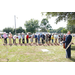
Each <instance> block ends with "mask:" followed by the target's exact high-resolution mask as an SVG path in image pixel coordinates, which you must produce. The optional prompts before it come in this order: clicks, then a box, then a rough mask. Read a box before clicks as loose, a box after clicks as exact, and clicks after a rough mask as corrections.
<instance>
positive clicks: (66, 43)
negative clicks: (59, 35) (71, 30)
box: [63, 35, 72, 48]
mask: <svg viewBox="0 0 75 75" xmlns="http://www.w3.org/2000/svg"><path fill="white" fill-rule="evenodd" d="M71 39H72V36H71V35H68V36H67V37H66V40H65V41H64V42H63V43H65V48H67V46H68V44H69V43H70V42H71ZM70 47H71V46H70Z"/></svg>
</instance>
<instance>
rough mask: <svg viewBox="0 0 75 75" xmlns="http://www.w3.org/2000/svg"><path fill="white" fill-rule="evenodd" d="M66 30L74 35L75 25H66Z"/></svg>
mask: <svg viewBox="0 0 75 75" xmlns="http://www.w3.org/2000/svg"><path fill="white" fill-rule="evenodd" d="M67 30H68V31H71V33H75V25H69V24H67Z"/></svg>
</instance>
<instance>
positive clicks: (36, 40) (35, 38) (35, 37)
mask: <svg viewBox="0 0 75 75" xmlns="http://www.w3.org/2000/svg"><path fill="white" fill-rule="evenodd" d="M35 43H37V35H36V34H35Z"/></svg>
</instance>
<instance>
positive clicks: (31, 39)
mask: <svg viewBox="0 0 75 75" xmlns="http://www.w3.org/2000/svg"><path fill="white" fill-rule="evenodd" d="M33 38H34V34H33V35H32V36H31V38H30V41H31V43H33Z"/></svg>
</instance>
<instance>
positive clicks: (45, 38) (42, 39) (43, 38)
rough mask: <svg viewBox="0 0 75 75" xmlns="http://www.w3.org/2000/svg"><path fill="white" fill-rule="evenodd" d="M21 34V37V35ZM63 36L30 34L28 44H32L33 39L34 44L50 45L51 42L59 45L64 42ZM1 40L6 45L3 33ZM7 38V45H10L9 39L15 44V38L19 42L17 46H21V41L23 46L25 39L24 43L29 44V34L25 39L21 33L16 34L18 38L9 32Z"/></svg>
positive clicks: (5, 36)
mask: <svg viewBox="0 0 75 75" xmlns="http://www.w3.org/2000/svg"><path fill="white" fill-rule="evenodd" d="M21 34H22V35H21ZM64 36H65V35H62V34H61V35H57V34H56V33H55V34H50V33H49V34H44V33H43V34H32V35H31V37H30V42H31V43H33V41H34V40H33V39H35V43H38V44H40V43H42V44H44V43H47V44H48V43H51V40H52V43H60V41H62V40H64ZM3 38H4V43H5V44H7V34H6V32H4V34H3ZM8 38H9V44H12V42H11V39H13V44H16V38H18V40H19V44H21V40H22V43H23V44H24V43H25V38H26V42H27V43H29V34H28V33H27V35H26V37H25V34H24V33H23V32H22V33H18V36H16V35H13V36H12V34H11V32H9V34H8ZM54 39H55V41H54Z"/></svg>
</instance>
